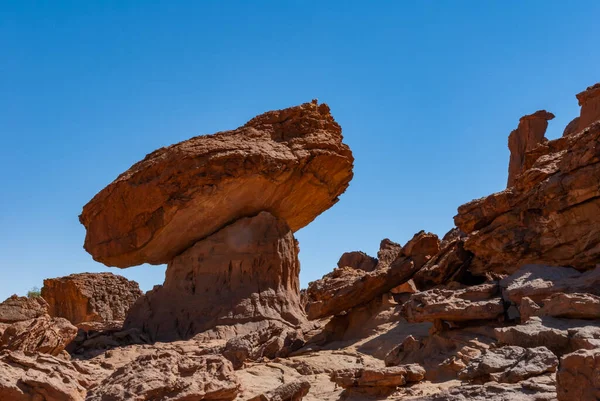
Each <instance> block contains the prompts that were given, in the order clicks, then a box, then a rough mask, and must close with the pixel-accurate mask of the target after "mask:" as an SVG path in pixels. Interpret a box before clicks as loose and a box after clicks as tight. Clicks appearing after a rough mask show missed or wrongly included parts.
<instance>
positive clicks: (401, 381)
mask: <svg viewBox="0 0 600 401" xmlns="http://www.w3.org/2000/svg"><path fill="white" fill-rule="evenodd" d="M424 377H425V369H423V368H422V367H421V366H419V365H417V364H412V365H404V366H392V367H386V368H379V369H373V368H354V369H341V370H336V371H334V372H333V373H332V374H331V381H332V382H335V383H336V384H337V385H339V386H341V387H343V388H350V387H397V386H403V385H405V384H406V383H414V382H418V381H421V380H423V378H424Z"/></svg>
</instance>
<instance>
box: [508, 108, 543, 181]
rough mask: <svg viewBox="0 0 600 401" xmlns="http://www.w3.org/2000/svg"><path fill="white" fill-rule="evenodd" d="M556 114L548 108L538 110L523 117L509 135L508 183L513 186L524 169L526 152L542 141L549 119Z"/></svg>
mask: <svg viewBox="0 0 600 401" xmlns="http://www.w3.org/2000/svg"><path fill="white" fill-rule="evenodd" d="M553 118H554V114H552V113H549V112H547V111H546V110H538V111H536V112H535V113H533V114H530V115H526V116H523V117H521V119H520V120H519V126H518V127H517V129H516V130H514V131H512V132H511V133H510V135H509V136H508V149H509V150H510V163H509V166H508V184H507V187H512V186H513V184H514V182H515V178H516V177H517V176H518V175H519V174H521V172H522V171H523V163H524V158H525V152H527V151H528V150H531V149H533V148H534V147H536V145H538V144H539V143H540V142H542V141H543V140H544V139H545V138H544V134H545V133H546V128H548V121H549V120H552V119H553Z"/></svg>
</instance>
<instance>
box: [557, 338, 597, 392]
mask: <svg viewBox="0 0 600 401" xmlns="http://www.w3.org/2000/svg"><path fill="white" fill-rule="evenodd" d="M599 371H600V349H594V350H580V351H576V352H574V353H572V354H568V355H565V356H564V357H562V358H561V360H560V367H559V369H558V373H557V374H556V381H557V383H556V392H557V395H558V400H559V401H573V400H577V401H595V400H598V399H600V375H598V372H599Z"/></svg>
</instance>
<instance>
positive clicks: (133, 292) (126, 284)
mask: <svg viewBox="0 0 600 401" xmlns="http://www.w3.org/2000/svg"><path fill="white" fill-rule="evenodd" d="M140 296H142V291H141V290H140V287H139V285H138V283H136V282H135V281H130V280H127V279H126V278H125V277H122V276H118V275H114V274H112V273H80V274H71V275H70V276H67V277H60V278H51V279H46V280H44V286H43V287H42V297H43V298H44V299H45V300H46V301H47V302H48V309H49V314H50V316H53V317H63V318H65V319H67V320H69V321H70V322H71V323H73V324H79V323H83V322H109V321H114V320H125V316H126V314H127V311H128V310H129V308H130V307H131V305H133V303H134V302H135V301H136V299H138V298H139V297H140Z"/></svg>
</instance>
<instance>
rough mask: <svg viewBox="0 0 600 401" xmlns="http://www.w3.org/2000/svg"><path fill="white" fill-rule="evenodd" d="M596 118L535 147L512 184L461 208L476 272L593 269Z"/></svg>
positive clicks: (597, 216)
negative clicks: (531, 267) (551, 267)
mask: <svg viewBox="0 0 600 401" xmlns="http://www.w3.org/2000/svg"><path fill="white" fill-rule="evenodd" d="M599 141H600V122H596V123H593V124H592V125H591V126H589V127H588V128H586V129H584V130H583V131H581V132H579V133H577V134H574V135H570V136H566V137H562V138H560V139H556V140H554V141H550V142H548V143H546V144H544V145H541V146H538V147H537V148H535V149H534V150H532V151H531V152H530V153H528V154H527V155H526V159H527V158H529V157H530V156H531V163H527V162H526V165H527V166H526V167H528V168H526V170H525V171H524V172H523V173H522V174H521V175H519V176H518V177H517V179H516V182H515V183H514V186H513V187H512V188H509V189H507V190H505V191H503V192H499V193H496V194H493V195H490V196H488V197H487V198H482V199H478V200H475V201H472V202H470V203H467V204H466V205H463V206H461V207H460V208H459V209H458V215H457V216H456V217H455V223H456V225H457V226H458V227H459V228H460V229H461V230H462V231H464V232H466V233H469V238H468V239H467V241H466V242H465V248H466V249H467V250H469V251H471V252H473V253H474V254H475V258H474V260H473V262H472V263H471V266H470V270H471V271H472V272H473V273H474V274H480V275H481V274H485V273H486V272H496V273H500V274H505V273H508V274H510V273H512V272H514V271H516V270H517V269H518V268H519V267H520V266H523V265H525V264H545V265H554V266H572V267H575V268H577V269H584V270H585V269H590V268H593V267H595V265H596V263H598V261H599V260H600V241H598V239H599V238H600V213H599V212H598V211H599V209H600V186H598V180H597V177H598V176H600V147H598V146H596V144H597V143H598V142H599Z"/></svg>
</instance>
